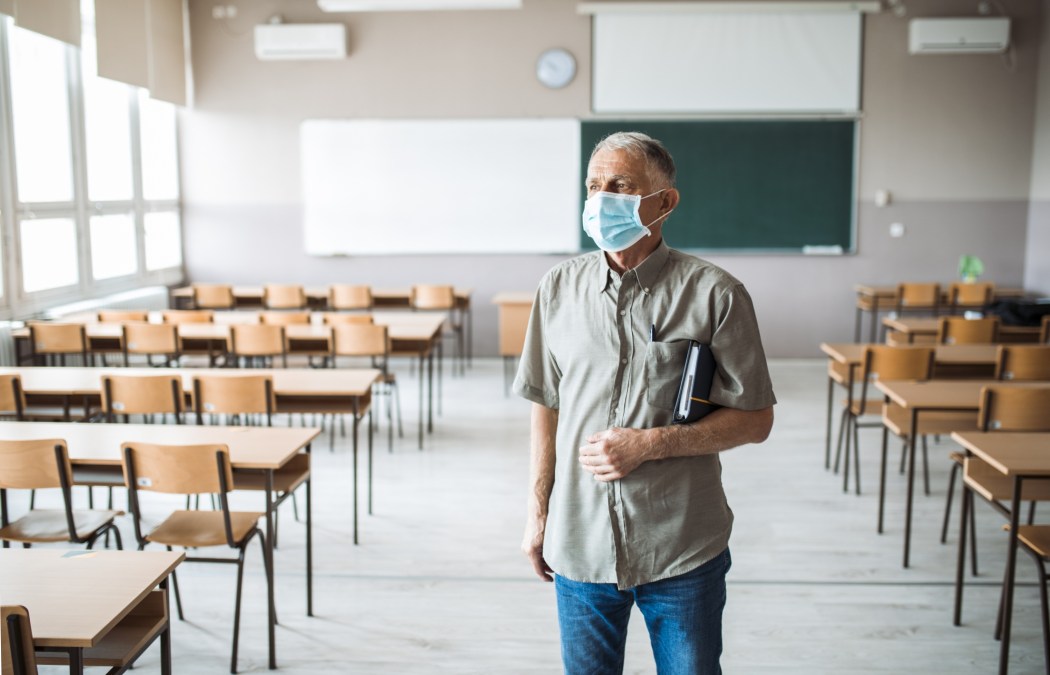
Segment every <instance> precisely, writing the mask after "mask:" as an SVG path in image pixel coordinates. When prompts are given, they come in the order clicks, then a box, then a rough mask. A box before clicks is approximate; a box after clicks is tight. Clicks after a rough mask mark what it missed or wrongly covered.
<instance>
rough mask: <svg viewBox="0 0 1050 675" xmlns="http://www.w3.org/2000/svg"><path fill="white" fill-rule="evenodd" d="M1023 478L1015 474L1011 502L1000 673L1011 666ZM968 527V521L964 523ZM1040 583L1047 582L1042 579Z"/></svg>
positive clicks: (1000, 648) (1002, 673) (1000, 641)
mask: <svg viewBox="0 0 1050 675" xmlns="http://www.w3.org/2000/svg"><path fill="white" fill-rule="evenodd" d="M1022 482H1023V478H1022V477H1021V476H1014V495H1013V499H1012V500H1011V503H1010V541H1009V544H1008V546H1009V547H1010V548H1009V549H1007V551H1006V581H1005V582H1004V583H1003V634H1002V637H1001V638H1000V640H999V675H1006V671H1007V669H1008V668H1009V666H1010V624H1011V619H1012V618H1013V617H1012V616H1011V615H1012V614H1013V609H1014V576H1015V574H1016V572H1017V570H1015V569H1014V568H1015V567H1016V566H1017V528H1019V527H1020V526H1021V484H1022ZM963 527H966V523H965V522H964V523H963ZM1039 583H1045V581H1042V580H1041V581H1040V582H1039Z"/></svg>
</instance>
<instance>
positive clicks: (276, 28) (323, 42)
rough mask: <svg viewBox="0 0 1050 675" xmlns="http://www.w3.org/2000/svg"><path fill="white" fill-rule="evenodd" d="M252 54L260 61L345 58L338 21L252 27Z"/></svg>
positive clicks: (343, 41) (344, 29)
mask: <svg viewBox="0 0 1050 675" xmlns="http://www.w3.org/2000/svg"><path fill="white" fill-rule="evenodd" d="M255 56H256V57H258V58H259V59H260V60H262V61H295V60H313V59H345V58H346V26H344V25H343V24H341V23H267V24H262V25H259V26H256V27H255Z"/></svg>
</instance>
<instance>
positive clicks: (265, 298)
mask: <svg viewBox="0 0 1050 675" xmlns="http://www.w3.org/2000/svg"><path fill="white" fill-rule="evenodd" d="M262 303H263V307H265V308H266V309H306V291H305V290H303V287H302V286H296V285H288V284H265V285H264V286H263V295H262Z"/></svg>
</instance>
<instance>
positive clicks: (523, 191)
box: [300, 119, 582, 255]
mask: <svg viewBox="0 0 1050 675" xmlns="http://www.w3.org/2000/svg"><path fill="white" fill-rule="evenodd" d="M300 143H301V162H302V179H303V208H304V214H303V215H304V217H303V227H304V236H305V246H306V253H307V254H309V255H368V254H413V253H415V254H418V253H568V252H576V251H579V249H580V191H581V189H582V188H581V186H580V175H579V170H580V124H579V121H578V120H575V119H548V120H520V119H515V120H507V119H504V120H307V121H305V122H303V123H302V126H301V129H300Z"/></svg>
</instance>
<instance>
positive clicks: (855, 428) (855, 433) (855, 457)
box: [853, 419, 860, 495]
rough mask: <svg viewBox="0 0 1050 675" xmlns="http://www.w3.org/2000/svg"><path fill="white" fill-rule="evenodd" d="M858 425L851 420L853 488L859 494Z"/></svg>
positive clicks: (855, 421)
mask: <svg viewBox="0 0 1050 675" xmlns="http://www.w3.org/2000/svg"><path fill="white" fill-rule="evenodd" d="M859 428H860V425H859V424H857V420H856V419H854V420H853V473H854V476H853V481H854V483H853V488H854V491H855V492H856V493H857V494H858V495H859V494H860V432H859Z"/></svg>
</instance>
